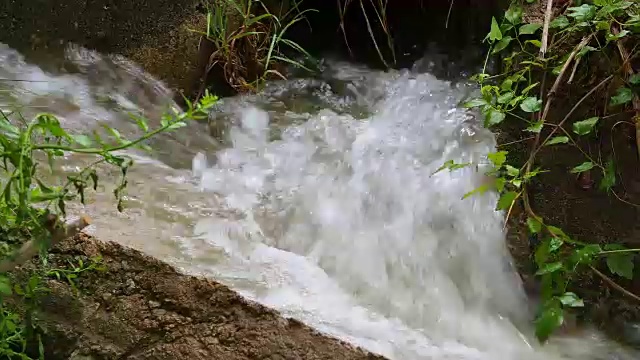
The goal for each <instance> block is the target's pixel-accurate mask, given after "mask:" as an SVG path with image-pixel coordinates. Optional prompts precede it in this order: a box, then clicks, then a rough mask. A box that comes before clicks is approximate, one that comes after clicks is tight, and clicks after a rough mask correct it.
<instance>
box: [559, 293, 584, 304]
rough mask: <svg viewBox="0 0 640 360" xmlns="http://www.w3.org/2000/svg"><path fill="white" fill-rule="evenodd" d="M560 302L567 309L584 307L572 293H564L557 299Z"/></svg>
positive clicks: (580, 300)
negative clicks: (567, 307)
mask: <svg viewBox="0 0 640 360" xmlns="http://www.w3.org/2000/svg"><path fill="white" fill-rule="evenodd" d="M559 300H560V302H561V303H562V305H564V306H569V307H584V301H582V299H580V298H579V297H578V295H576V294H574V293H572V292H566V293H564V294H563V295H562V296H560V298H559Z"/></svg>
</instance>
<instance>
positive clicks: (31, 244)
mask: <svg viewBox="0 0 640 360" xmlns="http://www.w3.org/2000/svg"><path fill="white" fill-rule="evenodd" d="M89 224H91V219H90V218H89V217H88V216H86V215H84V216H81V217H80V218H79V219H78V220H76V221H74V222H72V223H69V224H66V225H61V224H59V219H58V217H57V216H55V215H49V216H48V217H47V219H46V220H45V224H44V226H45V228H46V229H47V230H49V232H50V234H51V246H53V245H55V244H56V243H58V242H60V241H62V240H64V239H67V238H70V237H73V236H75V235H77V234H78V233H79V232H80V231H82V229H84V228H85V227H87V226H89ZM37 254H38V244H37V243H36V241H34V240H29V241H27V242H26V243H24V245H22V247H20V249H19V250H18V252H17V253H16V255H15V256H14V257H13V258H12V259H7V260H5V261H3V262H1V263H0V273H3V272H7V271H10V270H13V269H14V268H15V267H16V266H19V265H22V264H23V263H25V262H27V261H28V260H29V259H31V258H32V257H34V256H35V255H37Z"/></svg>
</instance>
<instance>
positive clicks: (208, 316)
mask: <svg viewBox="0 0 640 360" xmlns="http://www.w3.org/2000/svg"><path fill="white" fill-rule="evenodd" d="M96 256H101V257H102V261H101V262H100V263H101V264H102V265H104V267H105V269H103V271H96V270H90V271H85V272H83V273H81V274H80V275H79V277H78V278H77V279H76V280H75V281H74V283H75V288H76V289H77V291H76V290H74V287H72V286H71V285H70V283H69V282H68V281H66V280H64V277H62V280H58V279H56V278H55V277H52V278H50V279H49V280H47V281H46V283H45V284H44V285H45V286H47V287H48V288H50V289H51V292H50V293H49V294H47V295H45V296H43V297H42V298H41V300H40V301H39V302H38V305H37V307H36V318H37V319H39V320H38V324H40V325H42V326H44V328H45V329H46V335H45V339H44V340H45V341H44V345H45V352H46V355H47V356H46V359H49V360H56V359H159V360H160V359H167V360H169V359H171V360H174V359H190V360H191V359H203V360H205V359H206V360H211V359H221V360H222V359H224V360H233V359H238V360H240V359H273V360H276V359H278V360H284V359H327V360H329V359H331V360H334V359H345V360H347V359H349V360H351V359H353V360H356V359H363V360H364V359H372V360H373V359H381V360H382V359H384V358H383V357H381V356H378V355H374V354H371V353H368V352H366V351H364V350H361V349H358V348H355V347H353V346H351V345H349V344H347V343H345V342H342V341H340V340H337V339H334V338H331V337H328V336H325V335H323V334H320V333H318V332H316V331H315V330H313V329H311V328H309V327H307V326H306V325H304V324H302V323H300V322H299V321H296V320H293V319H286V318H284V317H282V316H281V315H280V314H278V313H277V312H276V311H274V310H270V309H268V308H266V307H264V306H262V305H259V304H257V303H255V302H252V301H249V300H247V299H245V298H243V297H242V296H240V295H238V294H237V293H235V292H234V291H232V290H230V289H229V288H228V287H226V286H225V285H222V284H220V283H217V282H215V281H212V280H207V279H203V278H198V277H193V276H187V275H184V274H181V273H179V272H178V271H176V270H175V269H174V268H172V267H171V266H170V265H168V264H166V263H163V262H161V261H158V260H156V259H153V258H151V257H149V256H146V255H144V254H142V253H140V252H138V251H136V250H133V249H130V248H126V247H123V246H121V245H119V244H116V243H112V242H101V241H99V240H96V239H95V238H92V237H89V236H87V235H84V234H82V235H79V236H77V237H75V238H72V239H68V240H65V241H63V242H61V243H60V244H58V245H56V246H55V247H54V248H53V249H52V251H51V255H50V266H51V268H61V269H66V268H69V261H72V262H74V263H77V261H78V260H83V262H84V263H85V264H89V263H90V261H91V259H92V258H95V257H96ZM37 266H39V263H38V262H37V261H36V260H34V261H32V262H30V263H27V264H26V265H25V266H23V267H22V268H21V269H19V270H17V271H16V272H15V273H14V276H17V277H27V276H28V275H29V273H30V272H31V271H33V270H34V269H35V268H36V267H37Z"/></svg>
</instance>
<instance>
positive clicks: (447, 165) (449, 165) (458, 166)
mask: <svg viewBox="0 0 640 360" xmlns="http://www.w3.org/2000/svg"><path fill="white" fill-rule="evenodd" d="M469 165H471V163H461V164H456V163H455V162H454V161H453V160H448V161H446V162H445V163H444V164H442V166H440V167H439V168H438V169H437V170H436V171H435V172H434V173H433V174H431V175H435V174H437V173H439V172H440V171H442V170H444V169H448V170H449V171H454V170H458V169H462V168H465V167H467V166H469Z"/></svg>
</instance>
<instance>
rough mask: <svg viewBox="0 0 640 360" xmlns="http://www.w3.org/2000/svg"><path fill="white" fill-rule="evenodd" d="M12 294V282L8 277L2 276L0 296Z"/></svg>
mask: <svg viewBox="0 0 640 360" xmlns="http://www.w3.org/2000/svg"><path fill="white" fill-rule="evenodd" d="M12 293H13V291H12V289H11V280H9V278H8V277H6V276H0V294H2V295H7V296H9V295H11V294H12Z"/></svg>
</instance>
